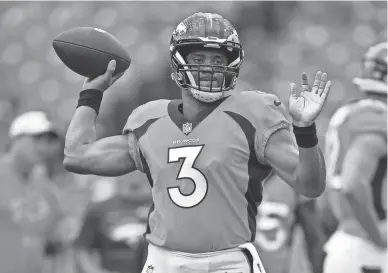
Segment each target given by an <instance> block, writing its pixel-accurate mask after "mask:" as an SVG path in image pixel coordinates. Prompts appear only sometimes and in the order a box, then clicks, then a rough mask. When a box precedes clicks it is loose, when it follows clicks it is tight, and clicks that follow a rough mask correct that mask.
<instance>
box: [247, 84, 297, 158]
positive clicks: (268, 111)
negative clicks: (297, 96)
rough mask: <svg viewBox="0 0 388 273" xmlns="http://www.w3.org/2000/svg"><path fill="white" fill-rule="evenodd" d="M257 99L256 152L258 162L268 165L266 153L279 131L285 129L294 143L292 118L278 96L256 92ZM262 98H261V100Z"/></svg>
mask: <svg viewBox="0 0 388 273" xmlns="http://www.w3.org/2000/svg"><path fill="white" fill-rule="evenodd" d="M255 93H256V96H257V97H258V98H256V99H255V101H256V102H255V104H256V105H255V107H254V109H255V113H254V115H255V116H256V121H255V129H256V135H255V150H256V156H257V158H258V160H259V161H260V162H262V163H265V164H266V160H265V156H264V151H265V148H266V146H267V143H268V140H269V138H270V137H271V136H272V135H273V134H274V133H275V132H277V131H279V130H282V129H285V132H286V133H287V135H289V137H287V139H288V140H287V141H289V142H290V145H294V143H293V134H292V126H291V122H290V120H291V118H290V116H289V114H288V111H287V109H286V107H285V105H284V104H283V103H282V102H281V101H280V100H279V98H278V97H277V96H276V95H273V94H268V93H263V92H258V91H256V92H255ZM259 97H260V98H259Z"/></svg>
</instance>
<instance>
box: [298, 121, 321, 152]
mask: <svg viewBox="0 0 388 273" xmlns="http://www.w3.org/2000/svg"><path fill="white" fill-rule="evenodd" d="M292 126H293V128H294V134H295V138H296V143H297V144H298V146H299V147H302V148H311V147H314V146H315V145H317V144H318V137H317V128H316V127H315V123H313V124H312V125H310V126H308V127H298V126H295V125H292Z"/></svg>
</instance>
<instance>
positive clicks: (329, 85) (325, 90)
mask: <svg viewBox="0 0 388 273" xmlns="http://www.w3.org/2000/svg"><path fill="white" fill-rule="evenodd" d="M330 88H331V81H328V82H327V83H326V86H325V88H324V89H323V92H322V95H321V98H322V99H323V101H325V100H326V98H327V96H328V95H329V93H330Z"/></svg>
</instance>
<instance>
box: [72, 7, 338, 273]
mask: <svg viewBox="0 0 388 273" xmlns="http://www.w3.org/2000/svg"><path fill="white" fill-rule="evenodd" d="M170 53H171V66H172V79H173V80H174V81H175V82H176V83H177V85H178V86H179V87H180V88H181V94H182V99H180V100H171V101H170V100H157V101H152V102H149V103H147V104H145V105H142V106H140V107H138V108H137V109H136V110H134V111H133V112H132V114H131V115H130V116H129V118H128V121H127V124H126V125H125V127H124V129H123V134H122V135H118V136H112V137H106V138H102V139H99V140H96V127H95V120H96V118H97V114H98V112H99V105H100V103H101V101H102V97H103V92H104V91H105V90H106V89H108V88H109V87H110V86H111V85H112V84H113V83H114V81H115V80H117V79H118V78H119V76H116V77H114V78H112V73H113V71H114V70H115V62H114V61H112V62H110V63H109V65H108V68H107V71H106V73H105V74H104V75H101V76H99V77H97V78H95V79H86V80H85V82H84V85H83V91H81V93H80V99H79V103H78V106H77V110H76V112H75V114H74V116H73V118H72V121H71V123H70V126H69V128H68V132H67V136H66V145H65V160H64V165H65V166H66V168H67V169H68V170H70V171H72V172H76V173H82V174H96V175H104V176H118V175H122V174H125V173H128V172H132V171H134V170H136V169H138V170H140V171H142V172H144V173H146V174H147V176H148V179H149V181H150V183H151V186H152V195H153V206H151V210H150V214H149V220H148V228H147V234H146V239H147V241H148V242H149V243H150V244H149V249H148V254H149V255H148V259H147V262H146V264H145V267H144V270H143V272H153V273H158V272H163V273H164V272H174V273H175V272H225V271H227V272H229V273H232V272H244V273H245V272H251V271H252V270H253V271H254V272H264V268H263V267H262V265H261V261H260V259H259V257H258V254H257V251H256V250H255V247H254V246H253V244H252V243H251V242H254V240H255V233H256V227H255V225H256V219H255V217H256V214H257V203H260V201H261V199H262V186H261V183H260V182H261V181H262V180H263V179H264V178H265V177H267V176H268V174H269V173H270V172H271V170H274V171H275V172H276V173H277V174H278V175H279V176H280V177H281V178H282V179H283V180H284V181H285V182H286V183H288V184H289V185H290V186H291V187H293V188H294V189H295V190H296V191H297V192H298V193H300V194H302V195H305V196H308V197H317V196H319V195H320V194H321V193H322V192H323V191H324V189H325V176H326V170H325V163H324V159H323V155H322V153H321V151H320V149H319V146H318V138H317V136H316V127H315V124H314V121H315V119H316V118H317V116H318V115H319V113H320V111H321V110H322V107H323V105H324V103H325V100H326V98H327V95H328V93H329V90H330V86H331V82H330V81H328V80H327V74H326V73H322V72H320V71H319V72H317V74H316V76H315V81H314V84H313V86H312V88H311V87H310V85H309V83H308V79H307V75H306V74H305V73H303V74H302V84H303V85H302V92H301V93H300V94H297V91H296V84H295V83H291V84H290V101H289V114H290V115H291V116H292V117H293V124H290V122H289V121H288V120H287V118H286V115H287V110H286V108H285V107H284V105H283V104H282V103H280V101H279V100H278V98H277V97H276V96H275V95H272V94H267V93H264V92H259V91H246V92H234V91H233V89H234V87H235V85H236V82H237V78H238V75H239V71H240V67H241V64H242V62H243V57H244V55H243V49H242V46H241V43H240V41H239V38H238V35H237V32H236V30H235V28H234V27H233V26H232V25H231V24H230V23H229V22H228V21H227V20H226V19H224V18H223V17H222V16H220V15H218V14H214V13H196V14H193V15H191V16H189V17H188V18H186V19H185V20H184V21H183V22H182V23H180V24H179V25H178V27H177V28H176V29H175V31H174V32H173V35H172V37H171V44H170ZM292 134H295V137H296V141H297V144H298V145H295V144H294V142H293V135H292Z"/></svg>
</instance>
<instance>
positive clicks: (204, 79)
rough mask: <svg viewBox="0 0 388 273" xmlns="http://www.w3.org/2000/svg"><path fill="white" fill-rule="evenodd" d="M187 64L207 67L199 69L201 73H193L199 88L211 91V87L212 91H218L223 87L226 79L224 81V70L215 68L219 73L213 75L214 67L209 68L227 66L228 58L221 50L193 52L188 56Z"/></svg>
mask: <svg viewBox="0 0 388 273" xmlns="http://www.w3.org/2000/svg"><path fill="white" fill-rule="evenodd" d="M186 62H187V64H196V65H205V66H203V67H200V68H199V70H200V72H197V71H193V72H191V73H192V74H193V77H194V79H195V82H196V84H197V86H200V87H201V89H204V87H207V88H208V89H209V90H210V87H211V88H212V90H214V91H218V90H219V88H221V87H222V86H223V84H224V81H225V79H223V77H224V76H223V75H224V73H223V69H222V68H221V67H215V68H214V70H215V71H219V72H218V73H217V72H214V73H213V72H212V67H207V66H210V65H213V66H227V65H228V58H227V56H226V54H225V53H224V52H222V51H220V50H219V49H197V50H193V51H191V52H190V53H189V54H188V55H187V57H186ZM198 76H199V78H198ZM207 88H206V89H207ZM206 89H205V90H206Z"/></svg>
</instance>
